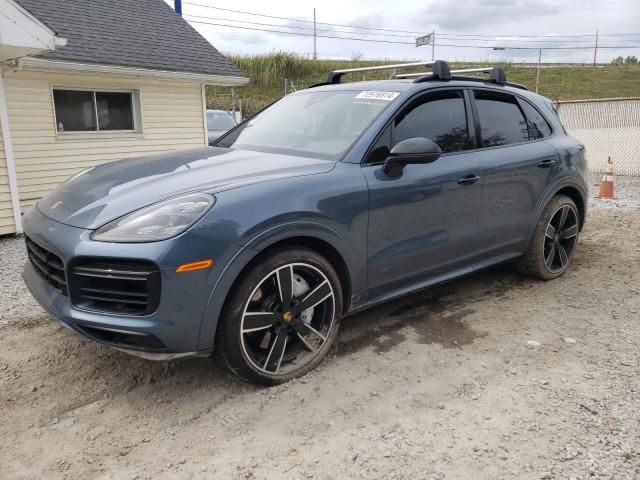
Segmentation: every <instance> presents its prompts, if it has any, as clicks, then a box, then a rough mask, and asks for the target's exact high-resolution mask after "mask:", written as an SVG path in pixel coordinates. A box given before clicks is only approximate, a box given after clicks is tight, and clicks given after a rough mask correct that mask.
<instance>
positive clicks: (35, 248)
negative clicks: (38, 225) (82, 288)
mask: <svg viewBox="0 0 640 480" xmlns="http://www.w3.org/2000/svg"><path fill="white" fill-rule="evenodd" d="M25 241H26V244H27V255H28V256H29V261H30V262H31V264H32V265H33V266H34V267H35V268H36V271H37V272H38V273H39V274H40V276H41V277H42V278H44V279H45V280H46V281H47V282H48V283H49V285H51V286H52V287H53V288H55V289H56V290H58V291H59V292H60V293H61V294H62V295H65V296H67V276H66V275H65V272H64V264H63V263H62V259H61V258H60V257H59V256H57V255H56V254H55V253H52V252H50V251H49V250H47V249H46V248H43V247H41V246H40V245H38V244H37V243H35V242H34V241H33V240H31V239H30V238H29V237H27V236H25Z"/></svg>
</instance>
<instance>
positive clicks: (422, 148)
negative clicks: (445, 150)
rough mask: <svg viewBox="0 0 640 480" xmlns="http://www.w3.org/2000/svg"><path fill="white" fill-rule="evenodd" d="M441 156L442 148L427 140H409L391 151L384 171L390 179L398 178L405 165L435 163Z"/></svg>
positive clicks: (415, 138) (399, 143) (383, 167)
mask: <svg viewBox="0 0 640 480" xmlns="http://www.w3.org/2000/svg"><path fill="white" fill-rule="evenodd" d="M441 154H442V150H440V147H439V146H438V145H437V144H436V143H435V142H432V141H431V140H429V139H427V138H422V137H414V138H407V139H405V140H402V141H401V142H398V144H397V145H396V146H395V147H393V148H392V149H391V152H389V156H388V157H387V159H386V160H385V162H384V165H383V166H382V171H383V172H384V173H386V174H387V175H389V176H390V177H397V176H399V175H400V173H402V169H403V168H404V166H405V165H408V164H410V163H431V162H435V161H436V160H437V159H438V158H440V155H441Z"/></svg>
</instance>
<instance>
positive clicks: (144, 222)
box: [91, 193, 216, 243]
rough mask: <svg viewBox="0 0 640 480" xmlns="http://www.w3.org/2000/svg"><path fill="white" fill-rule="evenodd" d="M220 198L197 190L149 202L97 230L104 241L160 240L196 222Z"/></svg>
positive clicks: (94, 236) (95, 237)
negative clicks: (145, 205)
mask: <svg viewBox="0 0 640 480" xmlns="http://www.w3.org/2000/svg"><path fill="white" fill-rule="evenodd" d="M215 201H216V199H215V198H214V197H213V196H212V195H208V194H206V193H193V194H190V195H184V196H181V197H176V198H172V199H170V200H165V201H164V202H160V203H156V204H154V205H149V206H148V207H145V208H142V209H140V210H138V211H136V212H133V213H130V214H129V215H125V216H124V217H121V218H119V219H117V220H114V221H113V222H111V223H107V224H106V225H104V226H102V227H100V228H99V229H98V230H96V231H95V232H93V234H92V235H91V238H92V239H93V240H98V241H100V242H116V243H132V242H157V241H159V240H166V239H167V238H171V237H175V236H176V235H179V234H181V233H182V232H184V231H185V230H186V229H187V228H189V227H190V226H191V225H193V224H194V223H196V222H197V221H198V220H199V219H200V218H201V217H202V216H203V215H204V214H205V213H207V211H208V210H209V209H210V208H211V206H212V205H213V204H214V203H215Z"/></svg>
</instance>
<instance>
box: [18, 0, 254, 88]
mask: <svg viewBox="0 0 640 480" xmlns="http://www.w3.org/2000/svg"><path fill="white" fill-rule="evenodd" d="M16 1H17V3H19V4H20V5H21V6H22V7H24V8H25V9H26V10H28V11H29V12H30V13H31V14H32V15H34V16H35V17H36V18H37V19H38V20H40V21H41V22H42V23H44V24H45V25H47V26H48V27H49V28H50V29H51V30H53V31H55V32H56V34H58V36H60V37H64V38H66V39H67V40H68V42H67V45H66V46H65V47H59V48H56V50H54V51H52V52H48V53H46V54H43V55H41V57H42V58H47V59H56V60H70V61H79V62H88V63H99V64H109V65H124V66H134V67H141V68H150V69H155V70H172V71H178V72H191V73H201V74H207V75H224V76H237V77H241V76H243V74H242V72H241V71H240V69H238V68H237V67H236V66H235V65H234V64H233V63H231V62H230V61H229V60H227V59H226V58H225V57H224V56H223V55H222V54H221V53H220V52H218V50H216V49H215V48H214V47H213V46H212V45H211V44H210V43H209V42H207V40H205V39H204V38H203V37H202V36H201V35H200V34H199V33H198V32H196V31H195V30H194V29H193V27H191V25H189V24H188V23H187V22H186V21H185V20H184V19H182V18H181V17H180V16H179V15H177V14H176V13H175V12H174V11H173V9H172V8H171V7H170V6H169V5H167V4H166V3H165V2H164V1H163V0H16Z"/></svg>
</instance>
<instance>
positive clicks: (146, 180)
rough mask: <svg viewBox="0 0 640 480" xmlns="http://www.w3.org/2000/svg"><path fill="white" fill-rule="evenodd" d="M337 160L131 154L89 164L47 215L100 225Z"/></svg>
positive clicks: (52, 196)
mask: <svg viewBox="0 0 640 480" xmlns="http://www.w3.org/2000/svg"><path fill="white" fill-rule="evenodd" d="M334 166H335V162H331V161H327V160H317V159H312V158H305V157H295V156H289V155H276V154H272V153H261V152H253V151H248V150H231V149H227V148H219V147H206V148H198V149H195V150H180V151H176V152H172V153H165V154H161V155H152V156H146V157H140V158H131V159H127V160H120V161H117V162H112V163H107V164H103V165H99V166H96V167H94V168H92V169H89V170H88V171H86V172H85V173H82V174H80V175H79V176H77V177H74V178H72V179H71V180H68V181H67V182H65V183H63V184H62V185H60V186H59V187H58V188H56V189H55V190H53V191H52V192H50V193H49V194H47V195H46V196H45V197H44V198H42V199H41V200H40V201H39V202H38V205H37V208H38V210H40V212H41V213H42V214H43V215H46V216H47V217H49V218H51V219H52V220H55V221H57V222H61V223H64V224H67V225H71V226H73V227H80V228H87V229H95V228H98V227H100V226H102V225H104V224H105V223H107V222H110V221H111V220H114V219H116V218H118V217H121V216H122V215H125V214H127V213H129V212H132V211H134V210H137V209H139V208H142V207H145V206H147V205H150V204H152V203H155V202H158V201H160V200H163V199H165V198H168V197H172V196H174V195H179V194H181V193H187V192H196V191H206V192H210V193H216V192H219V191H222V190H226V189H229V188H235V187H238V186H242V185H247V184H251V183H256V182H263V181H267V180H274V179H279V178H287V177H295V176H301V175H313V174H318V173H325V172H328V171H330V170H332V169H333V167H334Z"/></svg>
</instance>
